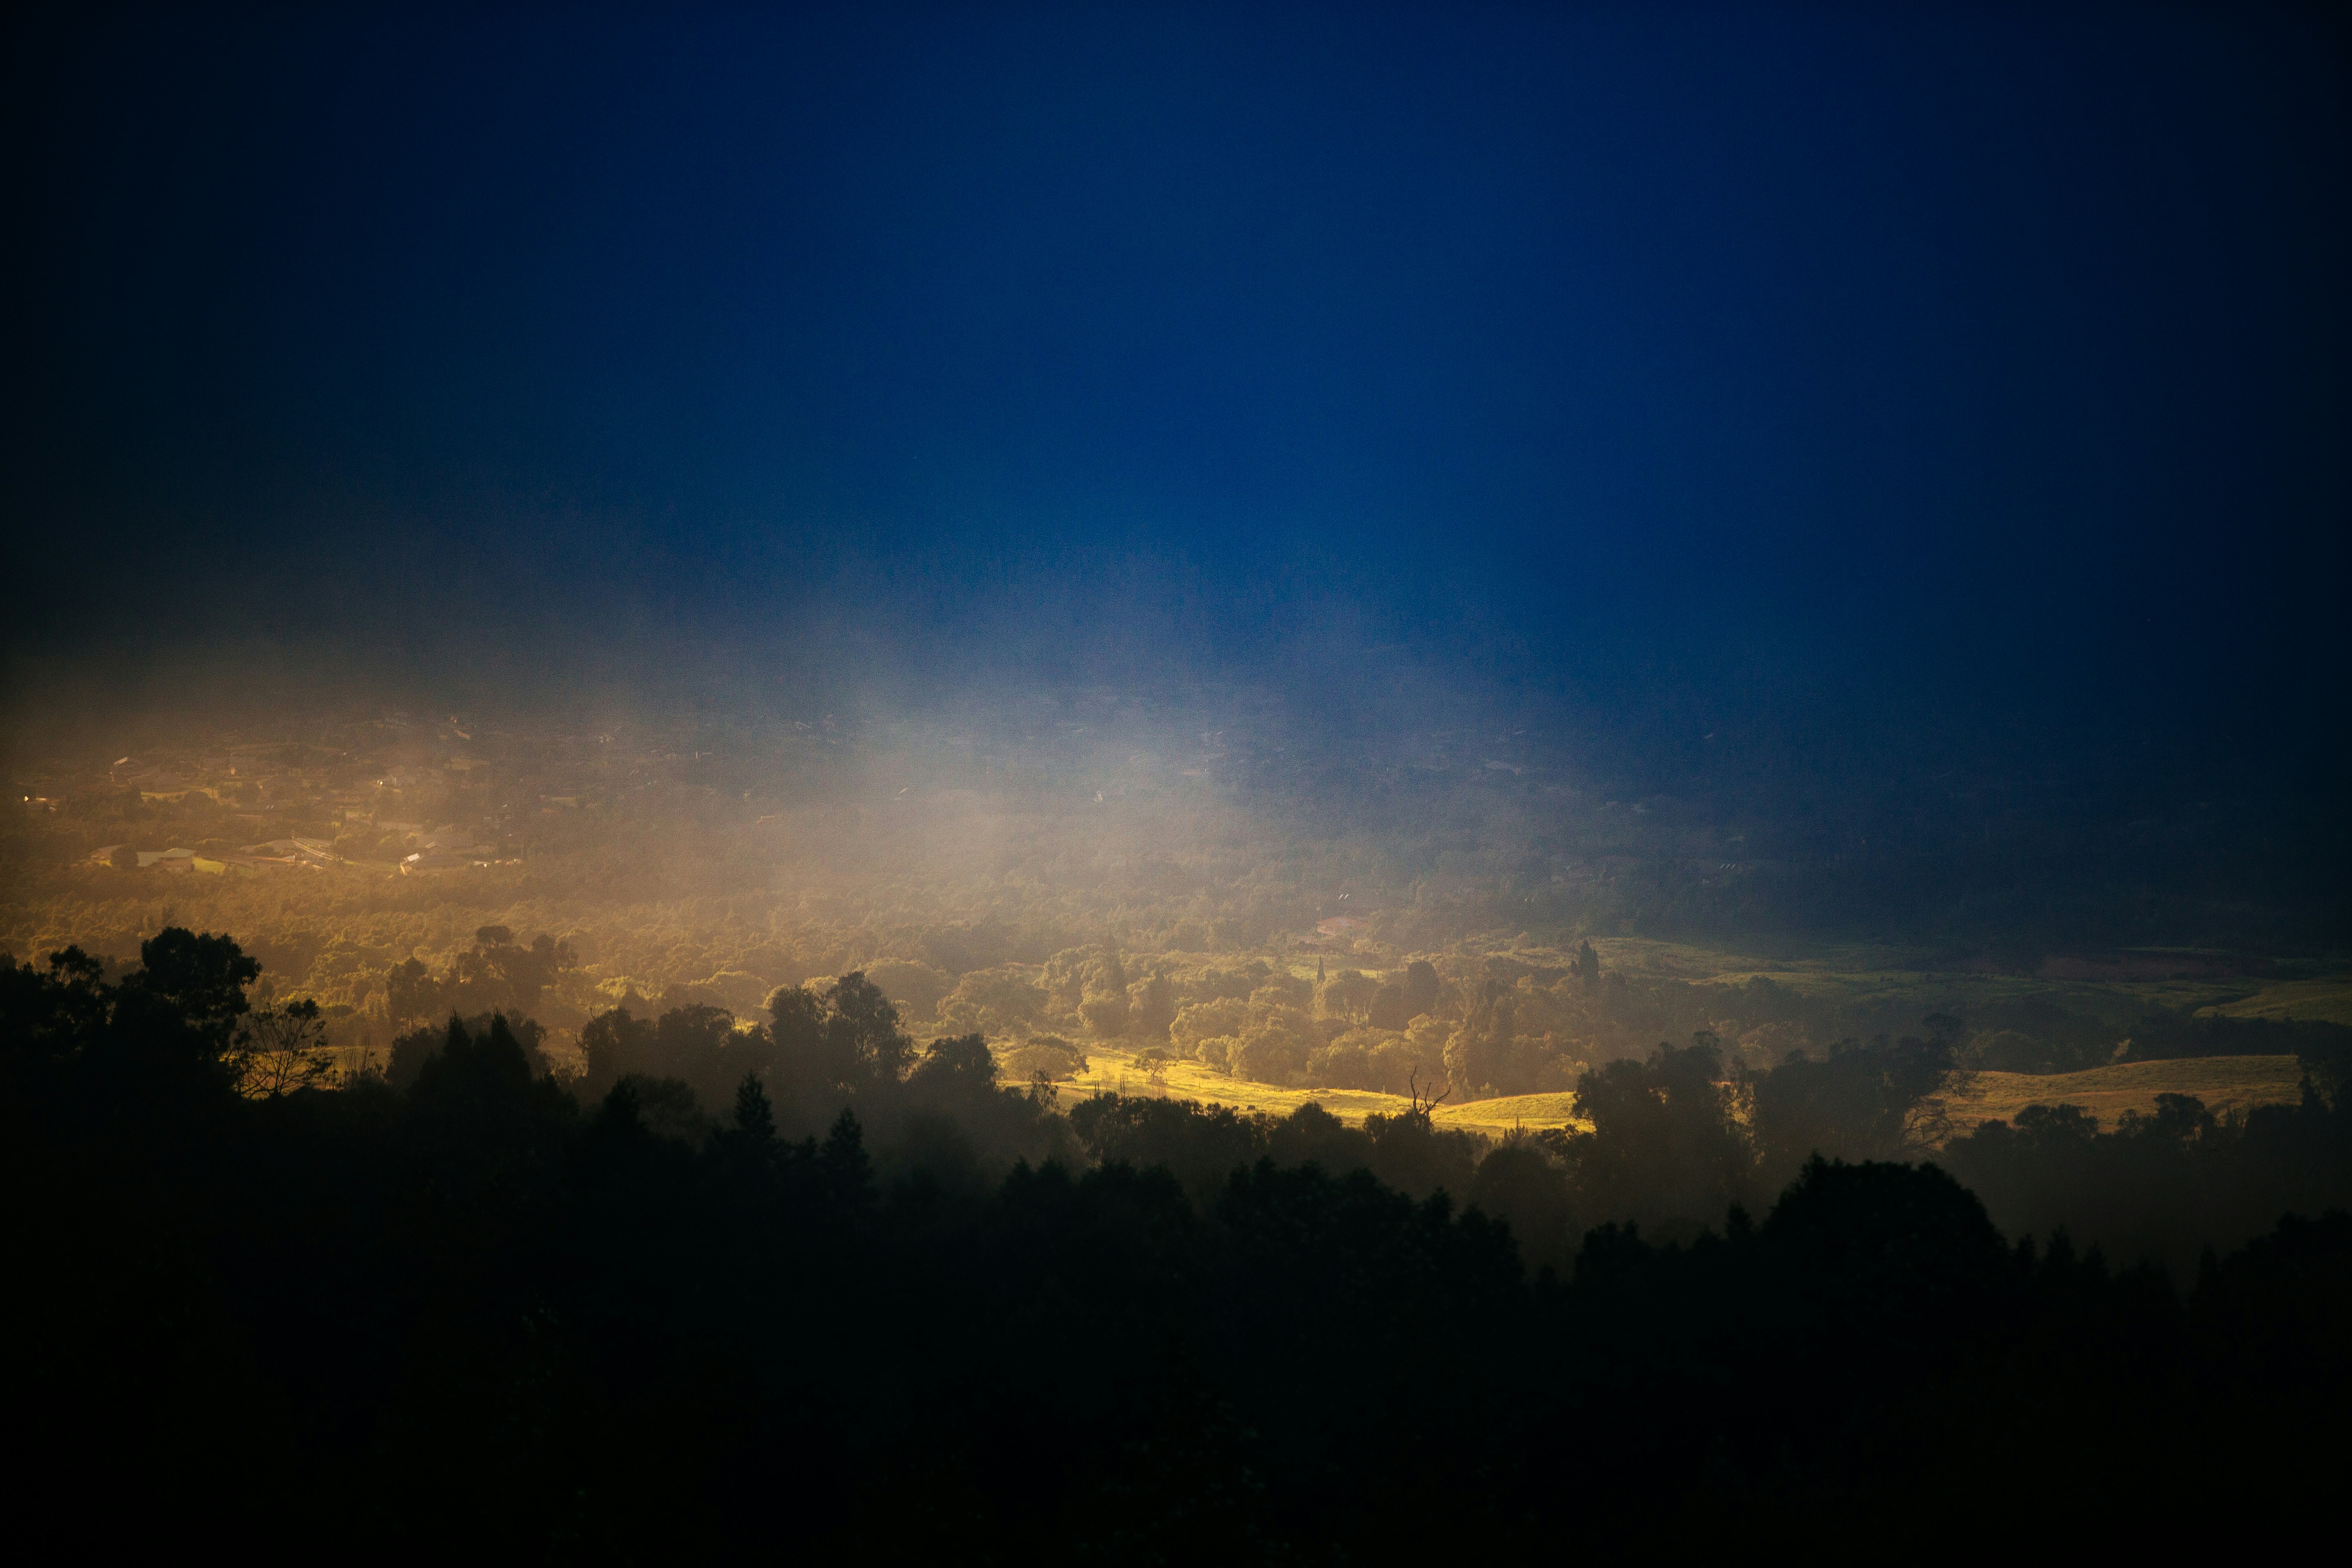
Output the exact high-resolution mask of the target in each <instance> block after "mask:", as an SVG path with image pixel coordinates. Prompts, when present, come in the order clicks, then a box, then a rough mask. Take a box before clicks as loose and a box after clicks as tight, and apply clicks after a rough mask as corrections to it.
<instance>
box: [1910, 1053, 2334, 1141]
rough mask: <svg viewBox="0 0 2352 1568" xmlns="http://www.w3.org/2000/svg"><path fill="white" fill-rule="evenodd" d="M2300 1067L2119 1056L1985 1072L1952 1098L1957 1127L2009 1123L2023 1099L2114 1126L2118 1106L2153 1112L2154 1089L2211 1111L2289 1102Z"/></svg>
mask: <svg viewBox="0 0 2352 1568" xmlns="http://www.w3.org/2000/svg"><path fill="white" fill-rule="evenodd" d="M2302 1079H2303V1071H2302V1068H2300V1067H2299V1066H2298V1065H2297V1063H2296V1061H2295V1058H2293V1057H2187V1058H2180V1059H2179V1060H2175V1061H2156V1062H2125V1063H2122V1064H2120V1065H2118V1066H2115V1067H2104V1068H2092V1069H2090V1070H2089V1071H2088V1072H2066V1073H2042V1074H2037V1073H2018V1072H1986V1073H1979V1074H1977V1075H1976V1080H1975V1082H1974V1083H1973V1084H1972V1085H1971V1086H1970V1087H1969V1090H1968V1092H1967V1093H1965V1094H1963V1095H1957V1096H1954V1097H1953V1100H1952V1106H1953V1110H1954V1111H1955V1114H1956V1120H1957V1121H1958V1122H1959V1124H1960V1125H1961V1126H1963V1127H1974V1126H1975V1125H1976V1124H1977V1123H1978V1122H1979V1121H2014V1120H2015V1119H2016V1117H2017V1113H2018V1112H2019V1111H2021V1110H2024V1109H2025V1108H2026V1107H2027V1106H2029V1105H2079V1106H2081V1107H2082V1108H2083V1109H2084V1110H2088V1111H2091V1112H2093V1113H2095V1115H2096V1116H2097V1117H2098V1119H2099V1125H2100V1126H2101V1127H2104V1128H2109V1129H2112V1128H2113V1127H2114V1126H2115V1125H2116V1122H2117V1121H2119V1120H2121V1119H2122V1117H2123V1114H2124V1112H2126V1111H2127V1110H2136V1111H2137V1112H2139V1113H2140V1114H2141V1115H2143V1116H2147V1115H2151V1114H2153V1113H2154V1111H2155V1110H2156V1097H2157V1096H2158V1095H2159V1094H2188V1095H2194V1096H2195V1097H2196V1098H2198V1099H2199V1100H2203V1101H2204V1102H2205V1109H2206V1110H2210V1111H2211V1112H2213V1114H2215V1115H2216V1116H2226V1115H2228V1114H2229V1113H2230V1112H2231V1111H2233V1110H2236V1111H2243V1110H2252V1109H2253V1108H2254V1107H2255V1106H2257V1105H2292V1104H2294V1102H2295V1101H2297V1100H2300V1099H2301V1098H2302V1090H2301V1089H2300V1087H2299V1085H2300V1084H2301V1082H2302Z"/></svg>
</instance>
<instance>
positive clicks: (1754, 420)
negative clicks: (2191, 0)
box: [5, 6, 2352, 786]
mask: <svg viewBox="0 0 2352 1568" xmlns="http://www.w3.org/2000/svg"><path fill="white" fill-rule="evenodd" d="M1902 9H1903V14H1901V15H1899V16H1898V15H1895V14H1894V13H1893V9H1891V8H1886V7H1871V8H1864V7H1854V8H1851V9H1846V8H1789V9H1782V10H1778V11H1773V10H1768V9H1766V8H1760V7H1739V8H1730V9H1724V10H1713V9H1704V8H1686V9H1675V8H1671V7H1655V6H1640V7H1625V8H1622V9H1612V8H1607V7H1592V8H1583V9H1570V8H1553V7H1528V8H1516V7H1494V8H1479V7H1461V6H1448V7H1442V8H1441V7H1427V8H1393V9H1384V8H1377V7H1371V8H1365V7H1346V8H1331V9H1300V10H1277V9H1270V8H1261V7H1255V6H1253V7H1236V8H1232V9H1222V8H1214V7H1181V8H1177V7H1169V8H1149V7H1115V8H1107V7H1071V8H1067V9H1048V8H1028V7H1008V8H1003V9H999V10H993V11H991V10H988V9H986V8H982V7H972V6H960V7H953V8H942V9H940V10H936V11H927V10H921V9H904V8H875V7H859V8H856V9H855V10H854V11H853V10H850V9H848V8H845V9H844V10H843V11H841V12H840V13H838V14H836V15H835V16H832V17H830V18H827V17H824V16H812V17H804V18H802V19H798V20H793V21H774V20H762V19H746V18H744V17H740V16H736V17H730V16H725V15H723V14H717V13H712V14H706V15H705V16H703V18H702V19H699V20H696V19H688V20H679V19H677V18H676V17H667V18H663V19H653V18H650V17H640V16H633V15H631V14H629V13H626V12H620V11H615V12H612V13H608V14H606V15H605V16H604V17H602V18H601V19H590V20H582V19H577V18H570V17H563V18H558V17H554V16H550V15H536V16H534V15H530V14H521V13H509V14H508V15H507V16H505V17H504V19H490V20H485V19H483V18H481V17H479V16H469V15H461V14H457V13H452V14H450V15H446V16H440V17H437V18H425V19H419V18H418V17H415V16H406V17H394V16H385V17H381V18H379V19H376V20H373V21H365V20H362V21H352V22H329V21H322V20H318V19H304V18H295V17H288V16H255V15H252V14H241V15H239V16H235V17H233V18H230V19H214V20H210V21H191V20H189V19H188V18H186V17H184V16H182V17H178V18H175V19H172V20H169V21H166V20H159V19H155V18H152V17H151V18H145V19H141V18H136V17H131V16H127V15H126V16H123V17H121V18H118V19H116V20H113V21H104V20H98V21H93V20H89V19H88V18H83V19H79V20H77V21H75V22H73V23H71V24H69V25H67V26H62V27H60V28H56V29H52V30H49V31H41V32H32V33H21V34H19V35H18V36H17V38H16V42H15V43H14V44H13V45H12V47H11V48H10V50H9V55H10V58H11V64H10V65H9V67H8V68H7V69H8V78H7V87H8V96H9V98H10V100H11V101H12V103H13V104H14V105H15V107H14V108H13V109H12V110H10V114H11V123H10V132H9V142H10V147H11V152H10V154H9V166H10V188H11V206H12V209H13V210H14V211H15V213H16V215H17V216H18V218H19V223H18V224H17V225H12V227H14V228H15V229H16V244H15V245H14V246H12V249H13V250H14V251H15V252H16V256H15V258H14V261H13V264H12V265H13V267H14V268H15V269H16V284H15V286H14V287H13V289H12V290H11V300H10V304H9V313H10V318H11V339H12V348H11V353H10V360H11V364H12V374H11V377H10V380H11V383H12V397H11V407H10V411H9V425H10V431H9V434H8V436H7V437H6V439H7V443H8V445H7V450H6V457H7V463H8V468H9V474H8V478H7V479H6V481H5V483H6V487H7V488H6V492H5V493H6V501H7V506H8V509H9V511H10V513H11V515H12V517H13V518H14V520H15V521H13V522H12V524H11V532H12V533H13V534H15V535H16V537H17V538H18V540H19V541H20V544H19V546H18V552H19V555H18V558H19V560H20V561H21V562H25V563H27V565H28V569H27V570H26V571H24V572H22V573H20V574H16V576H15V578H14V585H13V587H12V589H11V590H10V592H9V595H8V598H9V605H10V608H11V610H12V612H13V615H12V618H13V620H14V621H15V624H16V629H15V631H14V632H13V633H12V637H11V647H12V652H14V653H15V654H16V655H17V656H19V657H20V658H21V657H25V656H27V655H29V656H33V657H36V658H72V657H74V656H76V655H78V654H79V653H80V652H82V651H84V650H85V649H88V650H89V651H92V652H97V651H100V650H104V651H107V652H109V653H110V654H122V653H123V652H124V651H125V650H130V651H131V653H132V654H133V655H135V656H136V657H141V658H166V659H168V658H173V657H177V655H178V652H179V650H183V649H184V648H185V647H189V646H202V645H204V644H205V643H207V642H208V641H223V640H226V641H235V640H236V639H240V638H242V639H247V640H250V639H253V638H256V637H261V638H266V639H277V640H280V641H282V642H286V643H289V644H293V645H299V644H301V643H303V642H304V641H305V640H306V639H308V640H312V641H318V642H322V643H326V644H335V643H343V644H350V645H360V646H365V647H383V648H387V649H394V650H396V651H397V654H398V658H400V659H401V660H403V661H406V662H408V663H410V664H412V665H413V664H414V662H415V660H416V659H418V658H425V660H426V661H427V662H429V661H430V659H431V658H432V657H433V656H434V654H435V653H436V650H443V651H446V650H448V649H454V648H457V647H459V646H461V645H465V644H467V639H469V638H470V639H476V640H478V639H482V638H485V637H488V638H501V637H503V638H506V639H508V640H510V641H515V642H528V643H529V644H530V645H531V646H533V647H540V648H545V649H551V650H555V653H554V655H553V656H552V659H551V661H552V662H553V663H555V664H558V665H560V664H562V662H563V660H564V658H570V657H572V654H574V653H576V654H577V655H578V656H579V657H580V658H583V659H593V658H615V657H619V658H660V657H664V656H663V655H662V654H661V652H660V650H662V649H665V648H667V647H673V646H686V645H691V646H693V647H698V648H709V647H719V648H733V649H736V650H738V651H739V653H740V652H741V651H742V650H762V649H778V648H785V647H793V646H794V645H795V644H796V643H797V644H805V643H806V642H808V641H809V640H811V639H813V638H819V637H824V636H825V635H829V634H828V633H827V630H826V628H838V627H840V626H843V625H845V624H854V625H856V626H862V627H864V628H866V631H867V632H868V634H870V636H869V641H868V643H867V644H866V646H868V647H873V648H876V649H887V650H896V651H897V652H898V654H899V655H902V656H905V657H910V658H914V659H915V661H916V663H917V664H918V665H919V666H920V665H922V664H923V663H924V661H926V660H928V659H932V658H936V657H937V655H938V654H939V652H940V650H943V649H953V650H955V651H954V658H957V659H969V660H975V661H985V660H989V659H994V660H996V661H997V662H1000V663H1004V664H1010V665H1013V666H1015V667H1019V666H1024V665H1028V666H1034V668H1037V669H1039V670H1041V671H1045V672H1048V673H1056V674H1058V673H1068V672H1072V671H1083V670H1085V669H1087V668H1094V666H1095V664H1096V663H1097V662H1098V661H1100V660H1101V659H1103V658H1107V657H1114V656H1115V658H1116V659H1123V660H1126V661H1128V662H1129V664H1131V665H1135V666H1140V667H1149V666H1150V665H1151V664H1152V663H1153V662H1154V661H1155V660H1158V661H1161V662H1163V663H1164V662H1167V661H1170V660H1181V661H1185V662H1186V664H1187V668H1215V669H1218V670H1220V671H1229V672H1230V671H1238V672H1242V673H1247V672H1249V671H1251V670H1253V669H1269V668H1271V669H1276V670H1277V671H1278V669H1279V668H1280V666H1281V663H1282V661H1283V660H1285V659H1286V658H1293V657H1295V656H1296V652H1297V647H1299V646H1300V642H1301V638H1302V637H1307V636H1310V635H1311V636H1312V637H1320V638H1323V639H1325V642H1326V644H1328V639H1330V638H1332V637H1342V638H1349V637H1352V638H1357V639H1360V640H1362V641H1365V642H1368V643H1372V644H1381V645H1387V646H1395V645H1400V644H1402V645H1403V646H1404V647H1408V648H1410V649H1412V650H1415V652H1416V656H1417V657H1418V656H1426V657H1427V658H1433V659H1439V660H1444V659H1453V660H1457V661H1459V662H1460V663H1462V664H1463V666H1464V667H1465V668H1468V669H1471V670H1474V671H1476V672H1481V675H1482V678H1491V679H1496V680H1498V681H1505V682H1508V683H1516V685H1517V686H1519V687H1522V688H1528V689H1555V688H1557V689H1566V690H1572V691H1574V692H1575V693H1576V694H1577V695H1578V696H1579V698H1580V700H1584V701H1586V702H1588V703H1598V704H1599V705H1601V707H1602V708H1603V709H1605V708H1606V707H1607V706H1608V705H1609V704H1610V702H1611V701H1612V700H1622V702H1623V703H1624V704H1626V705H1627V706H1629V707H1632V706H1635V705H1638V706H1640V707H1642V708H1643V710H1645V711H1654V710H1657V708H1658V706H1659V704H1660V703H1661V702H1664V703H1666V704H1667V705H1669V706H1671V705H1672V704H1674V703H1675V702H1682V703H1685V704H1688V705H1692V706H1694V707H1695V709H1705V710H1710V711H1712V710H1718V709H1727V708H1729V709H1737V708H1738V707H1740V706H1741V705H1742V704H1750V705H1756V706H1758V709H1759V711H1762V710H1769V711H1770V712H1772V713H1774V714H1777V715H1780V719H1776V720H1774V722H1780V721H1782V720H1785V721H1786V722H1787V723H1788V724H1789V725H1790V726H1792V727H1794V729H1797V730H1802V731H1804V732H1805V733H1807V734H1809V735H1811V736H1814V737H1815V738H1817V739H1818V738H1819V737H1820V736H1821V735H1822V734H1825V733H1834V732H1837V731H1840V730H1841V729H1842V727H1851V726H1853V725H1856V724H1864V723H1877V722H1881V721H1884V720H1885V718H1886V716H1887V714H1888V713H1889V712H1904V713H1908V714H1911V715H1913V716H1915V718H1916V719H1917V721H1918V722H1919V723H1920V724H1921V725H1923V726H1926V727H1928V728H1935V727H1937V726H1939V725H1940V726H1943V727H1944V728H1945V729H1946V730H1948V731H1949V732H1951V733H1952V734H1955V735H1960V736H1964V737H1969V739H1965V740H1963V741H1958V742H1954V743H1955V744H1961V745H1975V744H1983V745H1990V744H1995V743H1996V742H2002V741H2003V738H2004V737H2006V739H2007V741H2010V742H2015V741H2018V740H2019V738H2020V737H2022V736H2025V735H2027V734H2029V733H2030V734H2032V736H2033V737H2035V739H2034V741H2033V743H2034V744H2036V745H2059V746H2063V745H2065V744H2070V743H2075V742H2069V741H2067V740H2066V739H2065V738H2066V737H2068V736H2075V737H2078V738H2079V737H2089V738H2088V739H2080V742H2079V743H2081V744H2082V745H2084V746H2088V747H2094V748H2095V747H2097V746H2106V745H2109V744H2110V743H2111V742H2112V743H2121V741H2119V740H2118V738H2119V737H2120V738H2122V739H2123V740H2131V739H2134V738H2136V739H2137V742H2138V743H2141V744H2145V743H2146V742H2147V731H2148V729H2149V728H2150V726H2151V725H2162V726H2166V727H2168V728H2169V729H2171V730H2172V731H2174V734H2175V739H2176V742H2178V744H2177V745H2176V748H2175V749H2176V750H2179V749H2183V748H2185V749H2187V750H2189V751H2196V752H2204V753H2209V755H2208V756H2207V760H2206V762H2204V763H2200V766H2207V767H2211V766H2218V765H2222V764H2220V763H2214V762H2213V761H2212V757H2211V755H2210V753H2221V754H2225V755H2227V756H2229V757H2233V758H2234V757H2244V758H2247V759H2251V760H2249V761H2248V762H2247V763H2246V765H2248V766H2253V765H2256V762H2257V761H2258V762H2259V765H2261V766H2263V767H2267V768H2271V769H2273V770H2281V769H2283V770H2285V771H2287V772H2288V773H2293V774H2294V776H2295V777H2296V778H2297V779H2298V780H2300V781H2301V782H2302V783H2303V784H2310V785H2314V786H2316V785H2317V784H2318V783H2319V780H2320V775H2321V772H2322V771H2324V769H2325V768H2326V767H2331V766H2332V765H2333V764H2334V763H2335V762H2336V761H2337V760H2340V755H2341V752H2340V743H2339V742H2336V741H2334V740H2333V739H2332V738H2331V737H2333V736H2334V735H2335V733H2336V731H2340V729H2341V728H2342V718H2343V712H2342V704H2341V701H2340V689H2341V675H2342V668H2343V662H2344V661H2343V653H2344V636H2343V628H2342V622H2343V618H2344V617H2343V593H2344V577H2343V573H2342V569H2343V566H2344V555H2343V552H2342V549H2341V545H2340V542H2339V539H2340V535H2341V533H2342V531H2343V526H2344V522H2345V519H2346V510H2347V507H2346V502H2347V460H2346V448H2345V433H2346V428H2347V412H2352V408H2347V402H2348V401H2352V400H2347V375H2346V367H2347V347H2352V341H2347V340H2348V339H2352V334H2347V314H2346V308H2345V303H2344V300H2345V295H2346V290H2345V287H2344V279H2347V277H2352V234H2348V233H2347V195H2352V179H2348V178H2347V174H2352V159H2347V148H2352V135H2347V129H2352V127H2347V90H2346V89H2347V72H2346V67H2347V52H2346V47H2345V38H2344V36H2343V34H2342V33H2341V32H2340V31H2332V30H2329V29H2328V28H2327V27H2326V26H2322V25H2321V24H2319V23H2318V22H2316V21H2315V20H2313V19H2312V16H2313V15H2315V14H2308V15H2307V14H2305V13H2300V12H2295V11H2276V12H2266V11H2262V10H2258V9H2251V8H2246V7H2232V8H2230V9H2229V10H2228V11H2226V12H2224V11H2221V10H2219V9H2216V10H2213V11H2203V10H2197V9H2192V8H2180V9H2175V10H2165V9H2162V8H2154V7H2130V8H2125V7H2116V8H2113V9H2098V10H2087V9H2086V10H2075V11H2070V10H2065V9H2063V8H2059V9H2057V10H2055V11H2050V12H2046V13H2045V11H2044V10H2043V9H2042V8H2022V7H2021V8H2018V9H2016V10H2013V11H2007V10H2002V9H2000V8H1997V7H1982V6H1972V7H1966V8H1960V9H1956V10H1950V11H1942V12H1937V11H1934V10H1924V9H1923V10H1920V11H1918V12H1916V14H1915V13H1913V12H1912V11H1910V10H1909V9H1907V8H1902ZM68 581H73V582H77V583H80V584H93V585H95V586H97V588H98V591H96V592H91V593H70V594H60V593H58V591H57V590H58V585H59V584H63V583H66V582H68ZM1318 646H1323V645H1318ZM616 649H617V650H622V651H621V652H619V653H615V651H614V650H616ZM909 649H920V650H928V651H923V652H920V653H917V654H908V650H909Z"/></svg>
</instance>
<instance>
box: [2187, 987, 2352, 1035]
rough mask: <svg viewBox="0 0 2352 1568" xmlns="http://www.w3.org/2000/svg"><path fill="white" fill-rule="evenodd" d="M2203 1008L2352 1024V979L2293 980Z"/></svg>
mask: <svg viewBox="0 0 2352 1568" xmlns="http://www.w3.org/2000/svg"><path fill="white" fill-rule="evenodd" d="M2203 1011H2205V1012H2208V1013H2216V1014H2219V1015H2221V1016H2222V1017H2225V1018H2282V1019H2284V1018H2301V1019H2316V1020H2318V1021H2320V1022H2322V1023H2328V1024H2352V980H2345V979H2341V978H2337V979H2329V980H2290V981H2287V982H2284V984H2278V985H2268V986H2264V987H2263V989H2262V990H2260V991H2257V992H2255V993H2254V994H2252V996H2247V997H2244V998H2242V999H2241V1000H2239V1001H2235V1002H2228V1003H2223V1004H2221V1005H2217V1006H2212V1007H2208V1008H2205V1009H2203Z"/></svg>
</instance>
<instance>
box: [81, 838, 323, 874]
mask: <svg viewBox="0 0 2352 1568" xmlns="http://www.w3.org/2000/svg"><path fill="white" fill-rule="evenodd" d="M89 858H91V859H93V860H95V861H97V862H99V863H100V865H104V866H113V867H116V868H121V869H123V870H140V871H145V870H150V869H152V870H160V871H165V872H171V873H174V874H179V875H189V874H194V875H201V876H206V877H227V876H245V877H250V876H255V875H257V874H259V873H260V872H262V871H265V870H276V869H280V868H290V867H297V866H308V867H310V868H313V869H315V868H319V867H321V866H331V865H334V864H336V863H337V862H339V861H341V859H342V857H341V856H340V855H337V854H336V853H335V852H334V851H333V850H332V849H331V848H330V847H328V844H327V841H326V840H325V839H323V838H272V839H269V840H268V842H266V843H261V844H248V845H247V846H246V847H244V848H242V849H240V850H238V851H236V853H235V854H226V853H223V854H212V855H203V854H198V853H197V852H196V851H195V850H194V849H183V848H179V847H173V848H170V849H134V848H132V847H131V846H130V845H128V844H109V845H106V846H104V847H101V848H99V849H95V850H92V851H91V852H90V857H89Z"/></svg>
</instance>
